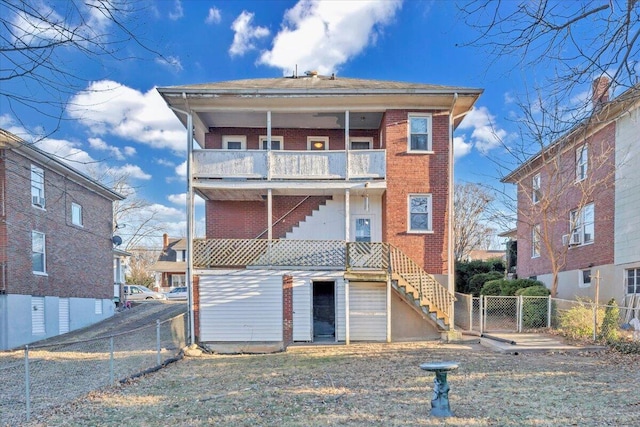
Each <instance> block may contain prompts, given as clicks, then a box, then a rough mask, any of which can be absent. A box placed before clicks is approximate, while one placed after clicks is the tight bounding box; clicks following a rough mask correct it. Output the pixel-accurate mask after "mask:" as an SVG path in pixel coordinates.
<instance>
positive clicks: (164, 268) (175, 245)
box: [149, 233, 187, 292]
mask: <svg viewBox="0 0 640 427" xmlns="http://www.w3.org/2000/svg"><path fill="white" fill-rule="evenodd" d="M186 259H187V239H185V238H179V239H175V238H169V235H168V234H166V233H165V234H163V235H162V252H160V255H159V256H158V260H157V261H156V262H155V264H153V265H152V266H151V267H150V269H149V270H150V271H152V272H153V273H154V275H155V290H156V291H158V292H169V291H170V290H171V289H173V288H177V287H180V286H185V285H186V278H185V275H186V270H187V263H186V261H185V260H186Z"/></svg>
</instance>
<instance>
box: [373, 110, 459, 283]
mask: <svg viewBox="0 0 640 427" xmlns="http://www.w3.org/2000/svg"><path fill="white" fill-rule="evenodd" d="M409 112H414V110H411V111H406V110H390V111H387V112H386V113H385V115H384V118H383V128H384V134H385V135H386V136H385V141H386V150H387V191H386V193H385V195H384V197H383V207H382V212H383V219H382V223H383V227H382V233H383V234H382V235H383V240H384V241H385V242H389V243H391V244H393V245H395V246H397V247H398V248H400V249H401V250H402V251H403V252H404V253H406V254H408V255H409V256H410V257H411V258H412V259H413V260H414V261H416V262H417V263H418V264H419V265H422V266H423V267H424V269H425V270H426V271H427V272H428V273H431V274H446V273H447V259H448V258H447V256H448V251H447V235H448V230H447V228H448V225H447V222H448V221H447V218H448V195H449V186H448V177H449V117H448V116H447V115H434V116H433V119H432V120H433V123H432V133H433V136H432V147H433V154H417V153H410V152H407V124H408V121H407V117H408V113H409ZM434 113H436V112H434ZM411 193H429V194H431V196H432V209H433V220H432V227H433V233H429V234H412V233H407V230H408V195H409V194H411Z"/></svg>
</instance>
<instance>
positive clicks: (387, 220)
mask: <svg viewBox="0 0 640 427" xmlns="http://www.w3.org/2000/svg"><path fill="white" fill-rule="evenodd" d="M158 91H159V92H160V94H161V95H162V97H163V98H164V99H165V101H166V102H167V104H168V106H169V107H170V108H172V109H173V110H174V112H175V113H176V115H177V116H178V118H179V119H180V120H182V122H183V123H184V124H185V126H186V127H187V128H193V129H194V131H193V135H188V137H187V138H188V142H187V144H188V146H192V139H191V138H193V139H195V142H196V143H197V149H194V150H193V152H192V153H190V154H189V156H188V159H189V160H188V165H187V166H188V169H189V172H188V175H189V187H190V189H191V191H192V192H193V193H197V194H198V195H200V196H201V197H202V198H204V199H205V214H206V238H205V239H195V240H193V239H191V238H190V237H189V236H188V237H187V253H193V257H191V259H188V260H187V282H189V280H190V274H191V272H190V269H192V273H193V274H194V275H195V278H194V286H193V289H194V295H193V306H194V318H193V325H194V330H195V334H196V335H197V338H198V340H199V341H200V342H201V343H203V344H206V345H209V346H210V347H212V348H214V349H218V350H220V349H223V350H224V349H229V350H232V351H237V350H238V349H242V350H243V351H246V349H249V348H250V349H253V350H259V349H269V348H270V349H281V348H283V347H285V346H286V345H287V344H288V343H289V342H290V341H305V342H311V341H314V342H317V341H326V340H329V341H343V342H347V343H349V342H350V341H356V340H379V341H397V340H409V339H426V338H433V337H439V336H440V333H441V332H443V331H445V332H446V331H449V330H451V329H453V328H452V319H453V317H452V315H453V282H452V281H449V280H448V277H449V272H450V271H452V268H453V258H452V255H451V245H450V239H451V234H450V225H451V224H450V222H449V217H450V213H451V209H450V207H451V206H452V200H451V193H450V190H451V188H452V187H451V186H450V183H451V181H452V176H453V175H452V174H453V171H452V166H453V152H452V141H453V137H452V133H453V131H454V130H455V128H456V127H457V126H458V125H459V123H460V122H461V120H462V119H463V118H464V116H465V114H467V113H468V112H469V111H470V109H471V108H472V106H473V104H474V103H475V102H476V100H477V99H478V97H479V96H480V94H481V93H482V90H480V89H469V88H461V87H449V86H438V85H427V84H412V83H402V82H390V81H376V80H362V79H347V78H338V77H335V76H331V77H325V76H319V75H317V74H316V73H308V74H307V75H306V76H302V77H288V78H272V79H255V80H239V81H230V82H220V83H212V84H200V85H187V86H177V87H165V88H159V89H158ZM191 206H192V205H191ZM190 215H191V214H190ZM188 221H189V222H190V223H191V224H193V219H192V218H189V219H188ZM191 235H192V234H191ZM190 245H193V249H192V251H191V248H190ZM191 263H192V264H193V265H191Z"/></svg>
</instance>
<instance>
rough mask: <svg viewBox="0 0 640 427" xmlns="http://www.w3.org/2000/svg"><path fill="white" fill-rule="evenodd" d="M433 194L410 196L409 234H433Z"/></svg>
mask: <svg viewBox="0 0 640 427" xmlns="http://www.w3.org/2000/svg"><path fill="white" fill-rule="evenodd" d="M431 217H432V215H431V194H410V195H409V232H410V233H425V232H431V231H432V230H433V229H432V222H431V221H432V219H431Z"/></svg>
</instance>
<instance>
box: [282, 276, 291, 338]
mask: <svg viewBox="0 0 640 427" xmlns="http://www.w3.org/2000/svg"><path fill="white" fill-rule="evenodd" d="M282 327H283V331H282V338H283V341H284V347H285V348H286V347H287V346H288V345H289V344H291V343H293V277H292V276H286V275H285V276H282Z"/></svg>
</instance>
